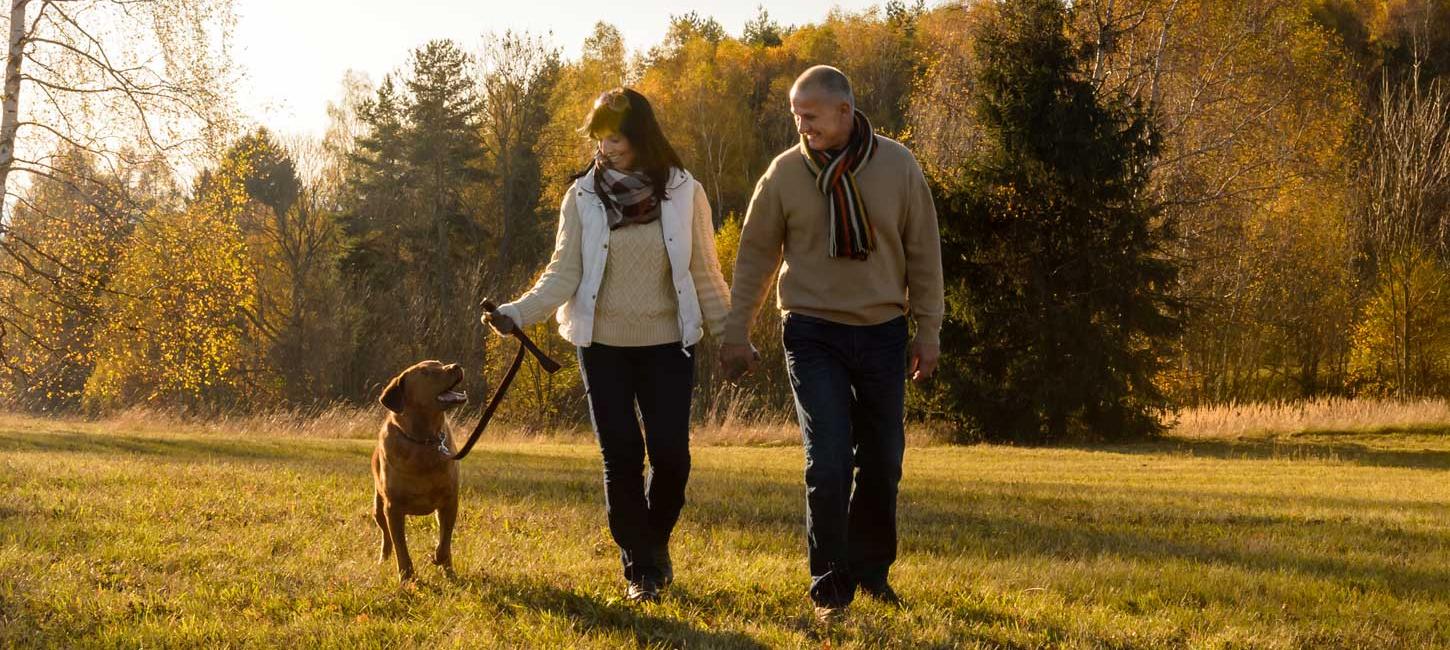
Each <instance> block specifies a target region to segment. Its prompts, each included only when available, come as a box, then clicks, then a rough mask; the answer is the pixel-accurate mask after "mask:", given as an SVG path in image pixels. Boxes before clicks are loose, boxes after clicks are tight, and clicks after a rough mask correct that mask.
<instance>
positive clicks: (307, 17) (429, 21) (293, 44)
mask: <svg viewBox="0 0 1450 650" xmlns="http://www.w3.org/2000/svg"><path fill="white" fill-rule="evenodd" d="M883 1H884V0H834V2H806V1H804V0H770V2H768V3H766V4H767V9H768V10H769V12H770V16H771V18H772V19H773V20H775V21H776V22H778V23H780V24H782V25H793V24H803V23H810V22H817V21H819V20H821V19H823V18H824V17H825V16H826V14H827V13H828V12H829V11H830V10H831V9H832V8H833V7H837V8H840V9H843V10H847V11H860V10H863V9H866V8H869V7H873V6H878V5H880V4H882V2H883ZM400 7H402V8H400ZM757 7H758V4H757V3H756V2H751V1H749V0H745V1H731V2H707V1H705V0H676V1H675V2H661V1H659V0H609V1H608V2H600V1H598V0H593V1H590V0H474V1H471V2H468V1H463V0H412V1H410V2H398V1H397V0H237V4H236V10H237V14H238V23H237V28H236V32H235V34H234V37H235V43H234V47H235V49H234V52H233V56H234V58H235V61H236V63H237V64H238V66H239V67H240V69H241V71H242V73H243V75H244V78H243V80H242V83H241V84H240V86H239V87H238V91H239V92H238V103H239V105H240V108H241V110H242V112H243V113H244V114H245V115H246V116H247V117H248V118H250V120H251V121H252V122H254V123H256V124H259V125H264V126H267V127H268V128H271V129H273V130H275V131H278V132H282V133H298V134H313V135H320V134H321V133H322V132H323V130H324V129H325V128H326V127H327V112H326V108H327V103H328V101H335V100H336V99H337V98H338V97H339V96H340V95H341V82H342V76H343V73H344V72H345V71H347V70H348V69H354V70H360V71H362V72H364V73H366V74H367V75H368V77H369V78H370V79H371V80H372V81H373V83H377V82H378V81H379V80H380V79H382V77H383V75H385V74H387V73H388V72H391V71H393V70H394V69H396V68H398V67H399V66H401V65H403V63H404V62H405V61H406V59H407V54H408V51H409V50H411V49H413V48H415V47H418V46H419V45H422V44H423V43H425V42H427V41H429V40H431V39H435V38H451V39H454V40H456V41H458V42H459V43H461V44H462V45H463V46H464V47H465V48H468V49H474V48H475V47H476V46H477V45H478V44H479V43H480V42H481V40H482V38H483V36H484V35H485V34H488V33H502V32H504V31H505V30H510V29H512V30H515V31H528V32H532V33H536V34H544V33H548V34H551V40H552V41H553V44H554V45H555V46H557V47H559V48H560V49H561V52H562V54H563V55H564V56H565V57H566V58H570V59H573V58H577V57H578V55H579V49H580V46H581V44H582V43H583V41H584V38H585V36H587V35H588V34H589V32H590V31H591V30H592V29H593V28H594V23H596V22H598V21H600V20H604V21H607V22H609V23H612V24H613V25H614V26H615V27H618V28H619V30H620V32H621V33H623V35H624V40H625V45H626V46H627V47H628V48H630V49H631V50H633V51H641V50H645V49H648V48H649V47H650V46H651V45H654V44H656V43H658V42H659V41H660V40H661V39H662V38H663V37H664V34H665V30H666V28H667V27H668V26H669V17H670V16H671V15H674V14H684V13H688V12H690V11H695V12H698V13H699V14H700V15H702V16H712V17H714V18H715V20H717V21H719V22H720V24H721V25H722V26H724V27H725V29H726V30H727V31H728V32H730V33H732V34H736V35H738V34H739V33H740V31H741V29H742V28H743V27H744V26H745V23H746V21H748V20H750V19H752V18H754V17H755V15H756V12H757Z"/></svg>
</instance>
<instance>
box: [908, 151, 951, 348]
mask: <svg viewBox="0 0 1450 650" xmlns="http://www.w3.org/2000/svg"><path fill="white" fill-rule="evenodd" d="M908 174H909V175H910V176H909V178H908V183H910V186H911V187H910V189H909V190H908V192H909V193H910V201H909V203H908V210H907V215H906V219H905V225H904V232H902V238H901V239H902V244H903V248H904V249H905V253H906V291H907V301H908V304H909V305H910V309H911V315H912V318H914V319H915V320H916V340H917V341H919V342H921V343H929V344H932V345H939V344H940V341H941V339H940V335H941V323H942V316H943V314H944V313H945V311H946V299H945V289H944V282H943V280H942V265H941V231H940V230H939V229H938V228H937V220H936V204H935V203H933V202H932V197H931V188H930V187H929V186H928V185H927V183H926V176H925V175H923V174H922V172H921V166H920V165H918V164H917V163H916V160H915V159H912V161H911V169H910V171H909V172H908Z"/></svg>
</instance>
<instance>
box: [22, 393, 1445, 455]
mask: <svg viewBox="0 0 1450 650" xmlns="http://www.w3.org/2000/svg"><path fill="white" fill-rule="evenodd" d="M716 403H717V404H722V405H724V406H722V407H720V408H717V409H715V410H713V411H711V412H708V413H704V414H702V417H701V418H700V421H698V422H697V423H696V424H695V425H694V428H693V430H692V431H691V439H692V441H693V442H694V443H695V444H696V445H701V446H711V447H723V446H757V447H759V446H789V445H798V444H800V429H799V428H797V426H796V423H795V420H794V418H790V419H784V418H781V417H779V416H776V415H772V414H765V413H761V412H758V411H750V410H749V409H745V408H740V407H739V406H737V405H739V404H741V403H743V400H733V399H725V400H718V401H716ZM382 419H383V413H382V409H381V408H380V407H373V406H362V407H360V406H353V405H341V404H339V405H331V406H325V407H318V408H310V409H292V410H278V411H270V412H265V413H255V414H245V415H229V416H222V417H213V418H198V417H195V416H188V415H185V414H182V413H179V412H176V411H167V410H158V409H130V410H126V411H121V412H118V413H114V414H111V415H107V416H103V417H100V418H96V419H89V420H77V419H63V421H64V422H65V423H66V424H67V426H69V427H70V428H73V429H78V430H92V431H107V432H115V431H119V432H128V431H155V430H158V429H163V430H171V431H177V432H188V433H202V434H216V435H221V436H232V437H259V438H267V437H278V438H316V439H338V438H355V439H367V438H372V437H373V436H376V435H377V431H378V425H379V424H380V423H381V422H382ZM45 422H52V423H53V422H55V420H51V419H42V418H35V417H31V416H22V415H3V414H0V423H3V424H5V425H7V426H11V427H12V428H20V429H26V428H31V427H34V426H41V425H42V423H45ZM477 422H478V420H477V417H476V415H472V414H471V415H469V416H467V417H461V418H456V419H454V421H453V424H452V426H453V431H454V436H455V437H457V438H459V439H460V442H461V438H463V437H464V436H466V435H467V434H468V432H469V431H472V430H473V426H474V425H475V424H476V423H477ZM1389 431H1417V432H1443V433H1450V401H1446V400H1443V399H1421V400H1381V399H1323V400H1313V401H1303V402H1281V403H1264V404H1232V405H1223V406H1207V407H1200V408H1193V409H1187V410H1184V411H1182V412H1181V413H1179V414H1178V417H1177V419H1176V421H1175V423H1174V425H1173V427H1172V428H1171V429H1170V430H1169V434H1168V435H1169V436H1170V437H1172V438H1189V439H1227V440H1233V439H1243V438H1269V437H1276V436H1285V435H1296V434H1324V433H1339V432H1343V433H1350V432H1354V433H1375V432H1389ZM484 437H485V438H486V439H489V440H500V441H511V442H586V441H589V440H591V439H592V438H593V434H592V433H591V432H590V431H589V429H588V423H587V422H580V423H578V425H576V426H572V427H562V428H553V429H548V430H542V431H541V430H536V429H535V430H531V429H526V428H523V427H518V426H514V425H513V424H511V423H509V422H507V421H503V422H495V423H493V424H491V425H490V427H489V429H488V430H487V431H486V432H485V433H484ZM948 440H950V431H949V430H948V429H947V428H946V427H945V426H943V425H933V424H929V423H928V424H917V423H913V424H911V425H909V426H908V427H907V443H908V444H909V445H911V446H917V447H922V446H932V445H939V444H944V443H945V442H946V441H948Z"/></svg>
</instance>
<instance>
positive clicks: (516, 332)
mask: <svg viewBox="0 0 1450 650" xmlns="http://www.w3.org/2000/svg"><path fill="white" fill-rule="evenodd" d="M482 306H483V308H484V309H485V310H487V311H488V312H489V313H490V314H497V313H498V305H495V304H493V301H492V300H484V301H483V305H482ZM510 334H511V335H513V337H514V338H516V339H518V340H519V350H518V352H515V353H514V360H513V362H512V363H510V364H509V369H508V372H506V373H504V376H503V380H502V381H500V382H499V383H498V388H495V389H494V391H493V397H492V398H490V399H489V400H488V406H487V407H485V408H484V409H483V415H482V416H481V417H479V418H478V424H477V425H475V426H474V427H473V432H472V433H470V434H468V441H467V442H465V443H463V448H462V449H459V450H458V453H456V454H453V460H463V457H464V456H467V455H468V452H470V451H472V450H473V444H474V443H476V442H478V437H479V436H480V435H482V434H483V430H484V428H485V427H487V426H488V422H489V420H492V419H493V414H494V412H495V411H497V410H498V405H499V404H501V403H503V396H504V393H507V392H508V389H509V384H512V383H513V381H514V376H515V375H517V374H519V367H520V366H522V365H524V356H525V353H527V354H532V355H534V358H535V359H537V360H538V362H539V365H540V366H542V367H543V368H544V372H547V373H549V374H553V373H556V372H558V371H559V362H557V361H555V360H553V359H550V358H549V355H547V354H544V351H543V350H540V349H539V346H537V345H534V342H533V341H530V340H529V335H528V334H525V333H524V330H523V328H521V327H519V326H518V323H514V329H513V331H512V332H510Z"/></svg>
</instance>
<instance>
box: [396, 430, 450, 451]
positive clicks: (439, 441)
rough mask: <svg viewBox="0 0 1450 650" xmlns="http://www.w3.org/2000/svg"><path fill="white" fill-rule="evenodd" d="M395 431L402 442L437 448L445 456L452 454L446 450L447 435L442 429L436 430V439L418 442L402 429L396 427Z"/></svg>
mask: <svg viewBox="0 0 1450 650" xmlns="http://www.w3.org/2000/svg"><path fill="white" fill-rule="evenodd" d="M397 430H398V435H400V436H403V439H404V440H407V441H408V442H411V443H413V444H415V445H423V446H424V447H437V448H438V449H439V450H440V451H442V452H443V453H445V454H451V453H453V452H451V451H449V449H448V435H447V434H446V433H445V432H444V431H443V430H442V429H439V430H438V437H437V438H435V439H433V440H419V439H417V438H414V437H413V436H410V435H408V432H407V431H406V430H404V429H403V427H397Z"/></svg>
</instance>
